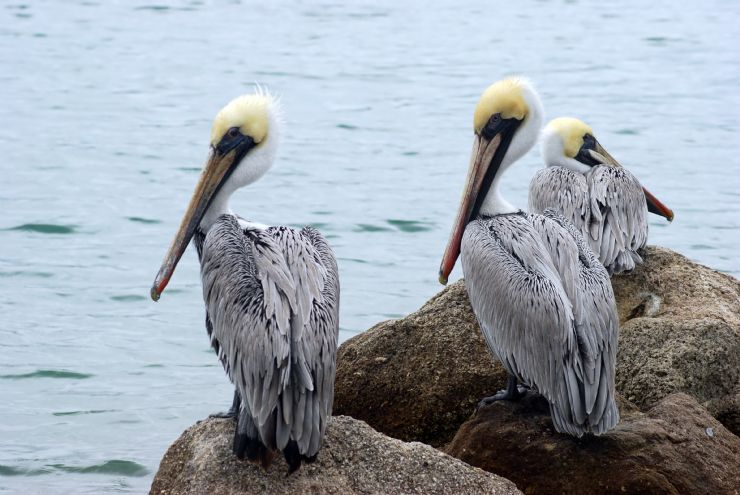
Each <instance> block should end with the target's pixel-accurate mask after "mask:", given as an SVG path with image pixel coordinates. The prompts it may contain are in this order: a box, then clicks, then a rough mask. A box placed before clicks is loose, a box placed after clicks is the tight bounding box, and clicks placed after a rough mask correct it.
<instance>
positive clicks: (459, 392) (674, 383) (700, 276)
mask: <svg viewBox="0 0 740 495" xmlns="http://www.w3.org/2000/svg"><path fill="white" fill-rule="evenodd" d="M644 257H645V259H646V262H645V263H644V264H643V265H641V266H640V267H639V268H638V269H637V270H635V271H634V272H633V273H632V274H629V275H622V276H618V277H615V278H614V279H613V281H612V283H613V286H614V291H615V295H616V297H617V303H618V306H619V313H620V317H621V320H622V325H621V331H620V342H619V352H618V356H617V388H618V390H619V391H621V392H622V393H623V394H624V395H625V397H627V398H629V399H630V400H631V401H633V402H635V403H636V404H637V405H638V406H640V407H641V408H642V409H649V408H650V407H652V406H653V405H654V404H656V403H657V402H658V401H659V400H660V399H662V398H663V397H665V396H667V395H668V394H670V393H673V392H686V393H689V394H691V395H692V396H694V397H696V398H697V400H699V402H701V403H703V404H704V405H705V406H706V407H707V408H708V409H709V410H710V412H711V413H712V414H713V415H715V417H717V418H718V419H720V420H721V421H722V422H723V423H724V424H725V425H726V426H727V427H728V428H730V429H731V430H732V431H733V432H736V433H737V432H739V431H740V429H739V428H738V426H739V425H738V423H739V422H740V421H739V419H738V418H739V416H740V388H739V387H740V379H739V374H740V283H739V282H738V281H737V280H736V279H734V278H732V277H730V276H728V275H724V274H721V273H719V272H717V271H714V270H711V269H709V268H706V267H704V266H701V265H698V264H696V263H693V262H691V261H690V260H688V259H687V258H685V257H684V256H681V255H680V254H677V253H675V252H673V251H670V250H668V249H663V248H659V247H653V246H649V247H648V248H647V249H646V251H645V255H644ZM504 385H505V372H504V370H503V368H502V367H501V365H500V364H498V363H494V361H493V358H491V356H490V354H489V352H488V349H487V347H486V345H485V342H484V340H483V337H482V336H481V334H480V330H479V328H478V324H477V322H476V320H475V316H474V315H473V312H472V308H471V307H470V303H469V302H468V297H467V293H466V292H465V287H464V285H463V282H462V281H458V282H456V283H454V284H452V285H451V286H449V287H447V288H446V289H445V290H443V291H442V292H441V293H439V294H438V295H437V296H435V297H434V298H432V299H431V300H430V301H429V302H427V303H426V304H425V305H424V306H423V307H422V308H421V309H419V310H418V311H416V312H415V313H412V314H411V315H409V316H407V317H406V318H402V319H400V320H392V321H387V322H383V323H380V324H378V325H376V326H374V327H373V328H371V329H370V330H368V331H366V332H364V333H362V334H360V335H358V336H356V337H353V338H352V339H350V340H348V341H346V342H345V343H344V344H342V345H341V346H340V348H339V353H338V367H337V380H336V395H335V400H334V410H335V411H336V412H337V413H339V414H347V415H349V416H352V417H355V418H358V419H362V420H364V421H367V422H368V423H369V424H370V425H371V426H372V427H373V428H376V429H377V430H379V431H382V432H383V433H386V434H387V435H390V436H393V437H396V438H400V439H402V440H417V441H421V442H424V443H428V444H430V445H434V446H443V445H445V444H446V443H447V442H448V441H449V440H450V439H451V438H452V436H453V435H454V433H455V431H456V430H457V428H458V427H459V425H460V424H462V423H463V421H465V420H466V419H467V418H468V417H469V416H470V414H472V413H473V411H474V410H475V405H476V404H477V403H478V400H479V399H481V398H482V397H484V396H486V395H490V394H491V393H493V392H495V391H496V390H499V389H501V388H503V387H504Z"/></svg>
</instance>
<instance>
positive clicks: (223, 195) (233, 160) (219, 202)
mask: <svg viewBox="0 0 740 495" xmlns="http://www.w3.org/2000/svg"><path fill="white" fill-rule="evenodd" d="M277 114H278V110H277V108H276V103H275V101H274V100H273V98H272V97H271V96H270V95H269V94H267V93H264V92H262V91H258V92H257V93H255V94H250V95H245V96H240V97H238V98H235V99H234V100H232V101H231V102H229V104H228V105H226V106H225V107H224V108H222V109H221V111H220V112H218V115H216V118H215V119H214V121H213V127H212V129H211V151H210V154H209V156H208V160H207V161H206V164H205V166H204V167H203V172H202V173H201V175H200V178H199V179H198V183H197V185H196V186H195V192H193V196H192V197H191V199H190V204H189V205H188V208H187V210H186V211H185V215H184V216H183V218H182V221H181V223H180V228H179V229H178V231H177V234H176V235H175V239H174V240H173V241H172V245H171V246H170V249H169V250H168V251H167V254H166V256H165V258H164V261H163V262H162V266H161V267H160V269H159V273H158V274H157V277H156V278H155V280H154V284H153V286H152V290H151V296H152V299H154V300H155V301H156V300H158V299H159V296H160V295H161V294H162V291H164V289H165V287H166V286H167V283H168V282H169V280H170V278H171V277H172V274H173V272H174V271H175V267H176V266H177V263H178V262H179V261H180V258H181V257H182V255H183V253H184V252H185V248H187V246H188V244H189V243H190V240H191V239H192V237H193V234H194V233H195V230H196V229H197V228H198V227H199V226H200V228H201V230H203V231H204V232H207V231H208V228H209V227H210V226H211V225H212V224H213V223H214V222H215V221H216V219H217V218H218V217H219V216H220V215H222V214H224V213H228V211H229V208H228V200H229V197H230V196H231V194H232V193H233V192H234V191H236V190H237V189H239V188H241V187H244V186H245V185H247V184H250V183H252V182H254V181H256V180H257V179H259V178H260V177H262V176H263V175H264V174H265V172H267V170H269V168H270V167H271V166H272V163H273V159H274V156H275V147H276V142H277V132H278V117H277Z"/></svg>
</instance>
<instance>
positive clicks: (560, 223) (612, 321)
mask: <svg viewBox="0 0 740 495" xmlns="http://www.w3.org/2000/svg"><path fill="white" fill-rule="evenodd" d="M565 224H567V226H566V225H565ZM462 262H463V269H464V272H465V276H466V279H465V280H466V286H467V288H468V293H469V295H470V299H471V303H472V305H473V308H474V310H475V313H476V316H477V318H478V320H479V322H480V324H481V328H482V330H483V333H484V335H485V337H486V341H487V343H488V345H489V348H490V349H491V350H492V352H493V353H494V354H495V355H497V356H498V357H499V358H500V359H501V361H502V363H503V364H504V366H505V367H506V368H507V370H508V371H509V372H510V373H512V374H513V375H514V376H516V377H517V378H518V379H519V380H521V381H522V382H524V383H526V384H528V385H530V386H533V387H535V388H536V389H537V390H538V391H539V392H540V393H541V394H542V395H544V396H545V397H546V398H547V399H548V401H550V404H551V408H552V412H553V422H554V424H555V426H556V428H558V430H559V431H564V432H567V433H570V434H573V435H576V436H581V435H582V434H583V433H584V432H586V431H593V432H597V433H601V432H603V431H606V430H607V429H609V428H611V427H612V426H613V424H605V423H604V418H605V415H604V408H605V407H606V406H604V405H603V404H607V405H610V406H611V407H614V408H616V405H615V403H614V400H613V390H614V359H613V358H614V356H615V352H616V324H617V320H616V307H615V306H614V296H613V294H612V293H611V286H610V284H609V279H608V274H607V273H606V271H605V270H604V268H603V267H602V266H601V265H600V264H599V263H598V260H597V259H596V258H595V255H594V254H593V252H592V251H591V250H590V249H589V248H588V245H587V244H586V243H585V240H584V239H583V237H582V235H581V234H580V232H579V231H578V229H576V227H575V226H573V225H572V224H570V223H569V222H567V221H565V219H564V218H563V217H562V216H556V215H554V214H553V213H552V212H547V213H546V214H545V215H544V216H542V215H523V214H519V215H500V216H496V217H492V218H489V219H479V220H476V221H473V222H471V223H470V224H469V225H468V227H467V228H466V231H465V235H464V236H463V249H462ZM605 393H606V394H607V397H603V394H605ZM610 394H611V395H610ZM610 412H611V411H610ZM612 417H616V418H618V412H617V413H616V414H613V415H612Z"/></svg>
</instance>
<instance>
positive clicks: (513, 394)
mask: <svg viewBox="0 0 740 495" xmlns="http://www.w3.org/2000/svg"><path fill="white" fill-rule="evenodd" d="M526 394H527V388H526V387H524V386H523V385H517V382H516V377H514V376H511V375H509V379H508V381H507V382H506V388H505V389H504V390H499V391H498V392H496V393H495V394H494V395H492V396H490V397H484V398H483V399H481V401H480V402H479V403H478V409H480V408H481V407H483V406H488V405H490V404H493V403H494V402H496V401H499V400H511V401H517V400H520V399H521V398H522V397H524V396H525V395H526Z"/></svg>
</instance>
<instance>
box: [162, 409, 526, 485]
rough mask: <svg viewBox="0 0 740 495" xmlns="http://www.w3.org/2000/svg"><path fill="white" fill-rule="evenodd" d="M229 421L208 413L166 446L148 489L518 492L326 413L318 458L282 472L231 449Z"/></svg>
mask: <svg viewBox="0 0 740 495" xmlns="http://www.w3.org/2000/svg"><path fill="white" fill-rule="evenodd" d="M233 434H234V423H233V421H231V420H225V419H208V420H205V421H202V422H200V423H197V424H196V425H194V426H192V427H190V428H188V429H187V430H186V431H185V432H184V433H183V434H182V436H181V437H180V438H179V439H178V440H177V441H176V442H175V443H174V444H173V445H172V446H171V447H170V448H169V450H168V451H167V453H166V454H165V456H164V458H163V459H162V463H161V464H160V466H159V471H158V472H157V475H156V476H155V478H154V482H153V484H152V488H151V492H150V493H152V494H162V495H164V494H178V495H187V494H192V495H196V494H198V495H200V494H205V493H207V494H209V495H221V494H224V495H225V494H229V495H236V494H240V493H244V494H246V493H270V494H301V495H302V494H309V493H310V494H316V495H321V494H341V495H350V494H415V493H418V494H422V493H423V494H440V495H442V494H450V493H455V494H479V493H489V494H501V495H514V494H520V493H521V492H519V490H517V489H516V487H515V486H514V484H513V483H512V482H510V481H508V480H505V479H503V478H500V477H498V476H496V475H493V474H490V473H487V472H485V471H481V470H480V469H477V468H474V467H471V466H469V465H467V464H465V463H463V462H461V461H459V460H457V459H454V458H452V457H450V456H448V455H446V454H443V453H442V452H439V451H437V450H435V449H433V448H432V447H429V446H427V445H423V444H420V443H405V442H401V441H399V440H395V439H392V438H389V437H386V436H385V435H382V434H380V433H378V432H376V431H374V430H373V429H372V428H370V427H369V426H368V425H366V424H365V423H363V422H362V421H358V420H355V419H352V418H348V417H343V416H335V417H333V418H332V420H331V423H330V424H329V427H328V428H327V434H326V438H325V441H324V446H323V448H322V449H321V451H320V452H319V456H318V459H317V461H316V462H315V463H313V464H308V465H304V466H303V467H301V469H300V470H299V471H297V472H296V473H293V474H292V475H290V476H288V477H286V473H287V470H288V466H287V464H286V463H285V461H284V460H283V459H282V457H279V458H278V457H276V461H275V463H274V464H273V465H272V467H271V468H270V469H269V470H268V471H267V472H265V471H263V470H262V468H260V467H258V466H256V465H254V464H250V463H248V462H244V461H239V460H238V459H236V457H234V455H233V454H232V453H231V440H232V436H233Z"/></svg>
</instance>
